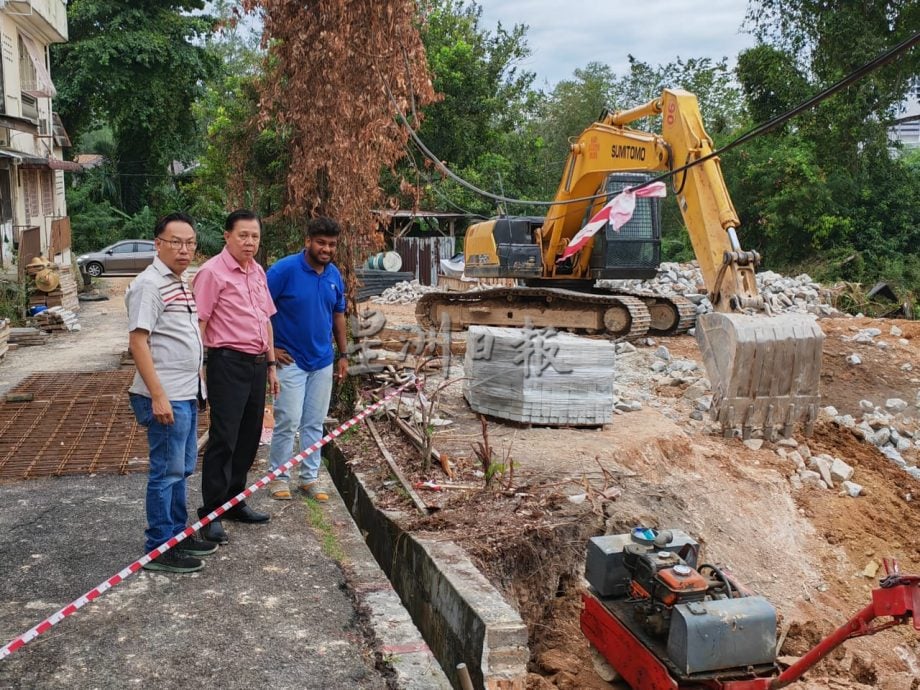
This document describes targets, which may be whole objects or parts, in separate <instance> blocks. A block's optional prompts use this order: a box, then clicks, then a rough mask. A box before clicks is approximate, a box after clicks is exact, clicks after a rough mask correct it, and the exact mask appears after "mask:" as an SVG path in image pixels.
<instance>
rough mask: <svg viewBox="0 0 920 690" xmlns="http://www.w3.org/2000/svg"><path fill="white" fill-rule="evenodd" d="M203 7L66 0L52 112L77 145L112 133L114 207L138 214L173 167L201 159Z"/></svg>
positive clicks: (169, 0) (151, 0)
mask: <svg viewBox="0 0 920 690" xmlns="http://www.w3.org/2000/svg"><path fill="white" fill-rule="evenodd" d="M203 8H204V2H203V1H202V0H135V1H133V2H121V1H120V0H71V2H70V3H69V4H68V7H67V14H68V23H69V31H70V41H69V42H68V43H64V44H61V45H55V46H53V47H52V60H53V62H54V69H55V75H56V81H57V84H58V87H59V89H58V99H57V102H56V105H57V107H58V110H59V112H60V113H61V117H62V119H63V121H64V123H65V125H66V126H67V128H68V130H69V131H70V132H71V133H72V134H74V136H75V137H76V138H77V139H78V141H79V137H80V136H81V135H82V134H83V133H85V132H88V131H90V130H93V129H96V128H98V127H99V126H100V125H103V124H106V125H108V126H109V127H111V129H112V135H113V139H114V143H115V164H116V166H117V170H118V174H119V180H120V199H119V205H120V206H121V207H122V208H123V209H124V210H125V211H127V212H129V213H134V212H135V211H138V210H140V209H141V208H142V207H143V206H144V205H145V202H146V201H147V194H148V191H149V189H150V187H151V186H152V185H153V184H155V183H156V181H158V180H159V181H163V180H164V178H165V177H166V176H167V172H168V166H169V164H170V163H171V162H172V161H173V160H180V161H186V162H187V161H190V160H191V159H193V157H194V156H195V155H196V154H197V153H198V150H197V147H196V141H197V137H196V134H197V131H196V127H195V124H196V123H195V118H194V116H193V113H192V104H193V102H194V101H195V99H196V98H197V97H198V95H199V93H200V90H201V84H202V81H203V80H204V79H206V78H207V77H208V76H209V75H210V74H211V73H212V72H213V71H214V69H215V67H216V62H215V60H214V57H213V55H211V54H209V52H208V51H207V50H206V48H205V46H204V45H203V44H202V42H201V39H202V38H203V37H204V36H206V35H207V34H208V33H209V32H210V30H211V21H210V19H209V18H208V17H205V16H192V15H190V14H189V12H192V11H198V10H202V9H203Z"/></svg>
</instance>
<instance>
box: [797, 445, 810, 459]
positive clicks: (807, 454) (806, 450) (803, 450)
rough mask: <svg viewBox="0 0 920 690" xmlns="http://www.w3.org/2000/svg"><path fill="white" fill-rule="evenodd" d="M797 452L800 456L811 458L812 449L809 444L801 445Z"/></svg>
mask: <svg viewBox="0 0 920 690" xmlns="http://www.w3.org/2000/svg"><path fill="white" fill-rule="evenodd" d="M796 450H798V451H799V455H801V456H802V457H803V458H810V457H811V448H809V447H808V444H807V443H800V444H799V447H798V448H797V449H796Z"/></svg>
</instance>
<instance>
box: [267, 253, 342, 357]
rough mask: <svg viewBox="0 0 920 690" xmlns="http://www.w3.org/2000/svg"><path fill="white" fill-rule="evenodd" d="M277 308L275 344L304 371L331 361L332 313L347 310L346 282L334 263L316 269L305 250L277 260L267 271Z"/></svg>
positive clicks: (269, 285)
mask: <svg viewBox="0 0 920 690" xmlns="http://www.w3.org/2000/svg"><path fill="white" fill-rule="evenodd" d="M266 276H267V278H268V290H269V292H270V293H271V296H272V301H274V303H275V307H276V308H277V309H278V312H277V313H276V314H275V315H274V316H272V328H273V329H274V332H275V346H276V347H281V348H284V349H285V350H287V351H288V352H289V353H290V354H291V356H292V357H293V358H294V362H295V363H296V364H297V366H298V367H300V368H301V369H303V370H304V371H316V370H318V369H323V368H324V367H327V366H329V365H330V364H332V360H333V357H334V351H333V348H332V314H333V313H334V312H337V313H340V314H341V313H345V284H344V283H343V282H342V274H341V273H339V269H338V268H336V266H335V264H331V263H329V264H326V268H325V269H324V270H323V272H322V273H317V272H316V271H315V270H313V267H312V266H310V264H308V263H307V257H306V253H305V252H300V253H298V254H291V255H290V256H286V257H284V258H283V259H281V260H279V261H277V262H276V263H275V264H274V265H273V266H272V267H271V268H269V269H268V273H267V274H266Z"/></svg>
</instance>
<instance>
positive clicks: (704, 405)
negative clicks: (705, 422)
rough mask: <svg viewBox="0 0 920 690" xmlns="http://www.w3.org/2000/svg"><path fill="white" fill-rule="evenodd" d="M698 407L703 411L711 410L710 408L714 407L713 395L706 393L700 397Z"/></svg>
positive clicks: (697, 402)
mask: <svg viewBox="0 0 920 690" xmlns="http://www.w3.org/2000/svg"><path fill="white" fill-rule="evenodd" d="M696 409H698V410H700V411H701V412H709V410H710V409H712V396H711V395H704V396H702V397H700V398H698V399H697V401H696Z"/></svg>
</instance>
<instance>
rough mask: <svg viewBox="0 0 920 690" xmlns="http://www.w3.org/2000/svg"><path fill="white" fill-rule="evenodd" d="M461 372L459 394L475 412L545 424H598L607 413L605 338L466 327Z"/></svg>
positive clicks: (608, 351) (608, 352)
mask: <svg viewBox="0 0 920 690" xmlns="http://www.w3.org/2000/svg"><path fill="white" fill-rule="evenodd" d="M464 370H465V374H466V378H465V380H464V391H463V392H464V396H465V397H466V399H467V401H468V402H469V404H470V407H471V408H472V409H473V410H474V411H475V412H480V413H483V414H488V415H491V416H494V417H500V418H502V419H510V420H513V421H516V422H524V423H529V424H541V425H548V426H557V425H558V426H562V425H577V426H600V425H603V424H607V423H608V422H610V420H611V418H612V416H613V401H614V395H613V376H614V343H613V342H611V341H609V340H593V339H590V338H581V337H578V336H575V335H572V334H570V333H558V332H555V331H553V330H551V329H540V328H494V327H490V326H471V327H470V329H469V333H468V335H467V347H466V360H465V364H464Z"/></svg>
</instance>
